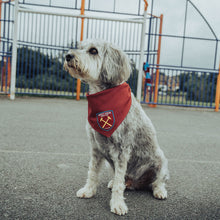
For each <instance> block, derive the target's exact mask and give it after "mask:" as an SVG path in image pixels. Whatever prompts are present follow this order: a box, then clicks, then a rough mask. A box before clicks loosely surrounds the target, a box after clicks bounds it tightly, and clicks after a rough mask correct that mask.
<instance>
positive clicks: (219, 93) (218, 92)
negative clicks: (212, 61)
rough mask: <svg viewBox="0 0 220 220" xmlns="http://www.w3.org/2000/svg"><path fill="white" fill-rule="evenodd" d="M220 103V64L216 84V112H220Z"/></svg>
mask: <svg viewBox="0 0 220 220" xmlns="http://www.w3.org/2000/svg"><path fill="white" fill-rule="evenodd" d="M219 102H220V64H219V71H218V78H217V84H216V94H215V111H216V112H218V111H219Z"/></svg>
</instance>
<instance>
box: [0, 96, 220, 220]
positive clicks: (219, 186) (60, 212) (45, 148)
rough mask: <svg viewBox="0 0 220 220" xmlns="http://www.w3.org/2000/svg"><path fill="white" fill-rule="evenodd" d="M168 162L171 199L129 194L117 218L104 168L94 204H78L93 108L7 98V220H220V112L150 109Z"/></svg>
mask: <svg viewBox="0 0 220 220" xmlns="http://www.w3.org/2000/svg"><path fill="white" fill-rule="evenodd" d="M143 108H144V110H145V111H146V113H147V114H148V116H149V117H150V118H151V120H152V121H153V124H154V125H155V127H156V130H157V134H158V140H159V143H160V145H161V148H162V149H163V151H164V153H165V155H166V157H167V158H168V160H169V170H170V175H171V178H170V181H169V183H168V185H167V190H168V198H167V199H166V200H164V201H160V200H156V199H154V198H153V196H152V193H151V192H150V191H125V197H126V203H127V206H128V208H129V211H128V214H127V215H125V216H117V215H115V214H113V213H111V212H110V208H109V202H110V197H111V191H110V190H109V189H107V183H108V181H109V180H110V178H111V176H110V175H109V174H108V173H107V170H106V168H105V167H103V171H102V173H101V174H100V186H99V188H98V192H97V194H96V196H95V197H94V198H91V199H79V198H77V197H76V192H77V190H78V189H80V188H81V187H82V186H83V185H84V184H85V181H86V177H87V171H88V162H89V153H90V149H89V145H88V140H87V136H86V133H85V123H86V118H87V102H86V100H82V101H79V102H77V101H75V100H71V99H58V98H17V99H16V100H15V101H10V100H8V98H7V97H5V96H0V220H5V219H13V220H14V219H40V220H41V219H53V220H55V219H74V220H75V219H83V220H84V219H85V220H86V219H95V220H96V219H97V220H99V219H100V220H105V219H220V112H218V113H216V112H214V110H211V111H209V110H195V109H193V110H191V109H183V108H169V107H161V106H158V107H157V108H156V109H152V108H149V107H147V105H144V106H143Z"/></svg>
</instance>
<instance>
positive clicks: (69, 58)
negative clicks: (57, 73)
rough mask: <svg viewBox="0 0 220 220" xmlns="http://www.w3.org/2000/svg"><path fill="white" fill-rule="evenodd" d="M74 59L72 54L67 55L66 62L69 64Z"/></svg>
mask: <svg viewBox="0 0 220 220" xmlns="http://www.w3.org/2000/svg"><path fill="white" fill-rule="evenodd" d="M73 58H74V55H72V54H67V55H66V61H67V62H69V61H70V60H72V59H73Z"/></svg>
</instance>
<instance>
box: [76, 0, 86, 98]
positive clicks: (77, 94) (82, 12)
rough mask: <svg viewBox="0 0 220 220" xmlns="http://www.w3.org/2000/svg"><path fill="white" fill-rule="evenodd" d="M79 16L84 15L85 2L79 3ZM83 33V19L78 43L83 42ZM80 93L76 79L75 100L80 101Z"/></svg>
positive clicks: (78, 80) (78, 82)
mask: <svg viewBox="0 0 220 220" xmlns="http://www.w3.org/2000/svg"><path fill="white" fill-rule="evenodd" d="M80 14H81V15H84V14H85V0H82V1H81V13H80ZM83 31H84V18H82V20H81V35H80V41H83ZM80 92H81V81H80V79H77V86H76V100H80Z"/></svg>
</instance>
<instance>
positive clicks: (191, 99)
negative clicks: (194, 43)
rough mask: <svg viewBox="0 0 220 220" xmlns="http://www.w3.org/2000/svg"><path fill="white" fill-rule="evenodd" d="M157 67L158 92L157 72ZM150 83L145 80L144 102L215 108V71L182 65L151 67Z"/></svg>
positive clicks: (216, 75) (216, 74) (216, 73)
mask: <svg viewBox="0 0 220 220" xmlns="http://www.w3.org/2000/svg"><path fill="white" fill-rule="evenodd" d="M157 71H159V81H158V86H157V89H158V92H156V91H155V89H156V84H157V82H156V74H157ZM150 72H151V76H152V81H151V85H150V86H147V84H144V86H143V87H144V92H143V102H144V103H148V104H150V105H173V106H185V107H197V108H214V107H215V94H216V83H217V77H218V72H213V71H208V72H203V71H198V70H192V69H182V68H179V69H177V68H167V67H159V68H157V67H154V68H150Z"/></svg>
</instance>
